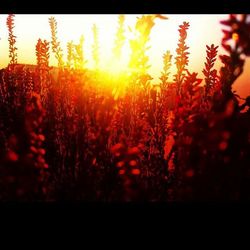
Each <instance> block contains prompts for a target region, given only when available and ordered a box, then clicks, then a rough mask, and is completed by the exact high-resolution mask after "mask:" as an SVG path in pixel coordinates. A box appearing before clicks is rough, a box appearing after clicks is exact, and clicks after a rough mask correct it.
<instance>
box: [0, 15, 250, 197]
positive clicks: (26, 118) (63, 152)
mask: <svg viewBox="0 0 250 250" xmlns="http://www.w3.org/2000/svg"><path fill="white" fill-rule="evenodd" d="M157 19H162V20H166V19H167V17H165V16H162V15H143V16H141V17H139V18H138V19H137V21H136V23H135V26H134V27H133V29H132V28H130V31H131V32H132V33H133V35H134V36H133V37H132V38H130V40H129V41H128V42H129V47H130V50H131V55H130V58H129V63H128V68H126V70H121V72H120V74H118V75H115V76H113V75H112V69H111V72H104V71H103V70H100V67H101V60H102V58H101V53H100V52H101V51H100V40H99V32H98V29H97V26H96V25H93V27H92V32H93V44H92V48H91V52H92V59H93V62H94V67H93V69H91V68H88V64H87V61H86V58H85V52H86V51H84V49H83V46H84V42H85V39H87V38H85V39H84V37H83V36H81V37H80V39H79V41H78V42H73V41H70V42H68V43H67V61H65V62H64V60H63V50H62V47H61V43H60V41H59V39H58V34H57V21H56V19H55V18H54V17H51V18H49V25H50V30H51V41H50V42H48V41H46V40H42V39H39V40H38V41H37V44H36V47H35V49H36V59H37V63H36V65H34V66H32V67H29V66H27V65H22V64H17V48H16V36H15V35H14V15H8V17H7V28H8V32H9V37H8V40H9V57H10V62H9V65H8V66H7V67H6V68H5V69H2V70H1V71H0V148H1V149H0V188H1V191H0V199H1V200H43V201H47V200H87V201H145V200H147V201H174V200H182V201H183V200H206V201H207V200H239V199H246V200H249V191H250V185H249V183H250V182H249V178H250V176H249V166H250V162H249V152H250V146H249V145H250V143H249V133H250V132H249V127H250V126H249V125H250V123H249V114H250V113H249V110H250V109H249V107H250V101H249V100H250V99H249V97H247V98H245V99H244V103H242V104H241V105H240V104H239V102H240V101H242V100H241V99H242V98H241V97H240V96H238V95H237V94H236V93H235V92H234V91H232V87H233V84H234V83H235V81H236V79H238V77H239V76H240V75H241V74H242V72H243V66H244V64H245V60H246V57H247V56H249V54H250V52H249V48H250V38H249V21H248V16H247V15H230V16H229V18H228V19H227V20H224V21H222V24H223V25H225V26H227V30H223V33H224V37H223V39H222V46H223V47H224V48H225V51H226V53H227V54H225V55H220V56H219V58H220V60H221V62H222V64H223V66H222V67H221V68H220V69H219V70H217V69H216V68H215V62H216V60H217V54H218V46H215V45H214V44H211V45H210V46H209V45H207V46H206V48H205V49H206V58H204V61H205V63H204V69H203V71H202V73H203V75H204V79H201V78H199V77H198V72H191V71H190V70H189V68H188V66H189V51H188V49H189V47H188V45H187V42H186V39H187V35H188V29H189V27H190V25H189V23H187V22H183V23H182V24H180V26H179V30H178V31H179V41H178V44H177V49H176V56H175V58H173V55H172V53H171V52H170V51H168V50H167V51H166V52H165V53H164V54H163V69H162V71H161V74H160V77H159V79H157V80H158V82H157V83H154V84H153V82H152V79H153V78H152V76H151V75H150V74H149V73H148V72H149V71H148V70H149V68H150V66H151V65H150V63H149V56H148V51H149V49H150V47H149V42H150V36H151V34H152V33H151V31H152V29H153V27H154V25H155V22H156V20H157ZM125 42H126V33H125V16H124V15H120V16H119V17H118V25H117V32H116V35H115V40H114V43H113V48H112V56H111V57H112V58H111V59H112V60H114V61H115V62H116V63H118V62H119V60H121V58H122V55H123V53H122V50H123V48H124V46H125ZM50 46H51V48H52V52H53V54H54V55H55V57H56V59H57V62H58V66H57V67H51V66H50V65H49V59H50V53H49V50H50ZM173 59H174V60H173ZM173 64H174V65H175V66H176V73H175V74H174V75H172V74H171V66H172V65H173ZM171 76H173V81H171ZM247 108H248V110H247Z"/></svg>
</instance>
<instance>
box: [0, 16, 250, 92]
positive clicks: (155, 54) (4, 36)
mask: <svg viewBox="0 0 250 250" xmlns="http://www.w3.org/2000/svg"><path fill="white" fill-rule="evenodd" d="M50 16H52V15H16V16H15V29H14V32H15V34H16V36H17V47H18V62H19V63H29V64H34V63H36V55H35V45H36V42H37V40H38V38H41V39H46V40H48V41H50V27H49V24H48V18H49V17H50ZM53 16H55V18H56V20H57V22H58V37H59V40H60V41H61V45H62V48H63V49H64V56H65V59H66V51H67V50H66V44H67V42H68V41H71V40H73V41H75V42H77V41H78V39H79V38H80V36H81V35H82V34H83V35H84V37H85V44H84V52H85V57H86V59H87V60H88V66H89V67H91V66H92V64H93V62H92V59H91V45H92V42H93V36H92V31H91V28H92V25H93V24H94V23H95V24H96V25H97V27H98V29H99V40H100V53H101V55H100V56H101V58H102V61H101V65H102V66H104V65H105V64H106V63H107V61H108V58H109V57H110V55H111V50H112V46H113V41H114V35H115V32H116V28H117V18H118V15H53ZM137 16H140V15H126V19H125V20H126V21H125V24H126V29H127V30H128V26H130V27H131V28H133V27H134V24H135V22H136V17H137ZM167 16H168V17H169V20H157V21H156V25H155V26H154V28H153V30H152V33H151V40H150V43H149V45H150V46H151V48H150V50H149V53H148V55H149V57H150V64H151V68H150V69H149V73H150V74H151V75H152V76H153V77H154V78H155V79H154V81H157V77H158V76H159V74H160V71H161V69H162V55H163V53H164V52H165V51H166V50H170V51H171V53H172V54H173V55H174V56H175V49H176V46H177V42H178V26H179V25H180V24H181V23H182V22H183V21H187V22H189V23H190V28H189V30H188V38H187V44H188V46H189V47H190V49H189V52H190V64H189V66H190V67H189V69H190V70H191V71H196V72H199V76H200V77H203V75H202V74H201V71H202V68H203V65H204V61H205V58H206V47H205V46H206V44H208V45H210V44H212V43H214V44H215V45H220V41H221V38H222V32H221V29H222V26H221V25H220V24H219V21H220V20H223V19H225V18H226V17H227V15H167ZM6 17H7V15H0V27H1V29H0V37H1V40H0V55H1V58H0V67H1V68H2V67H5V66H6V65H7V63H8V31H7V27H6ZM127 32H128V31H127ZM127 35H128V37H127V38H128V39H129V33H127ZM128 48H129V45H128V43H127V44H126V45H125V50H124V57H125V59H126V60H128V58H129V50H128ZM219 53H220V54H222V53H224V51H223V50H222V49H221V48H220V49H219ZM51 65H56V60H55V58H54V56H53V55H52V53H51ZM219 66H220V62H219V61H218V62H217V64H216V67H217V68H218V67H219ZM249 66H250V62H249V60H247V63H246V65H245V71H244V73H243V75H242V76H241V77H240V78H239V79H238V80H237V82H236V83H235V88H236V90H237V92H238V93H239V94H240V95H241V96H246V95H249V94H250V84H248V79H249V78H250V71H249V70H248V68H249ZM174 73H175V67H174V66H173V67H172V74H174Z"/></svg>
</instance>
